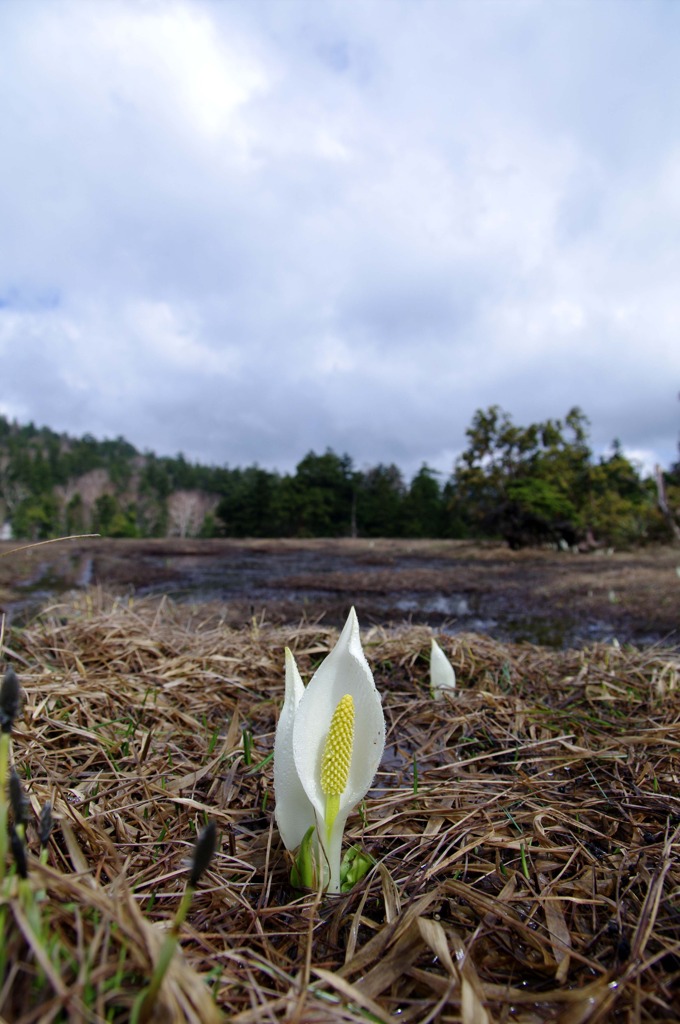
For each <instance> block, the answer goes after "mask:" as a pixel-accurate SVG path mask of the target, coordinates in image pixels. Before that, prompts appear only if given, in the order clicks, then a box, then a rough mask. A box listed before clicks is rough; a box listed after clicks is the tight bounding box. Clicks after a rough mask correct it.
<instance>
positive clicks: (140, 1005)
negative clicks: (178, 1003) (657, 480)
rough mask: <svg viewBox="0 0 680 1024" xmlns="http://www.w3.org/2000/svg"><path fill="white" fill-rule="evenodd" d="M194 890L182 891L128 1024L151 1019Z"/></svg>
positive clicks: (188, 888) (188, 887)
mask: <svg viewBox="0 0 680 1024" xmlns="http://www.w3.org/2000/svg"><path fill="white" fill-rule="evenodd" d="M195 892H196V888H195V887H194V886H191V885H188V886H187V887H186V889H185V890H184V895H183V896H182V900H181V902H180V905H179V907H178V908H177V913H176V914H175V918H174V920H173V922H172V926H171V928H170V931H169V932H168V933H167V935H166V936H165V939H164V940H163V945H162V946H161V951H160V953H159V954H158V960H157V961H156V966H155V967H154V970H153V974H152V976H151V981H150V982H149V987H148V988H147V989H145V990H144V991H143V992H141V993H140V995H139V997H138V999H137V1002H136V1003H135V1005H134V1006H133V1008H132V1014H131V1017H130V1024H146V1022H147V1021H148V1020H150V1019H151V1014H152V1013H153V1008H154V1006H155V1004H156V999H157V998H158V993H159V991H160V987H161V985H162V984H163V978H164V977H165V975H166V974H167V971H168V967H169V966H170V964H171V962H172V958H173V956H174V955H175V950H176V949H177V940H178V938H179V930H180V928H181V927H182V925H183V924H184V922H185V920H186V916H187V914H188V913H189V907H190V906H191V901H192V899H193V897H194V893H195Z"/></svg>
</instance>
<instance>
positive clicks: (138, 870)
mask: <svg viewBox="0 0 680 1024" xmlns="http://www.w3.org/2000/svg"><path fill="white" fill-rule="evenodd" d="M669 592H670V591H669ZM358 612H359V616H360V620H361V622H362V626H364V625H367V623H366V619H365V617H364V616H363V615H362V608H361V604H360V603H358ZM431 635H433V634H432V630H431V629H430V628H428V627H427V626H425V625H413V624H410V625H408V624H394V625H376V624H374V625H371V626H369V627H368V628H364V629H363V630H362V642H363V644H364V649H365V652H366V656H367V658H368V661H369V663H370V665H371V667H372V670H373V673H374V676H375V680H376V684H377V687H378V689H379V691H380V692H381V694H382V695H383V704H384V709H385V715H386V720H387V748H386V754H385V757H384V759H383V763H382V765H381V768H380V771H379V773H378V776H377V778H376V780H375V784H374V787H373V789H372V790H371V791H370V792H369V794H368V796H367V798H366V800H365V802H364V804H363V806H361V807H360V808H359V809H358V810H357V812H355V813H354V814H353V815H351V817H350V819H349V823H348V831H347V834H346V837H345V842H346V844H350V843H352V842H358V843H360V844H361V845H362V846H363V847H364V848H365V849H366V850H368V851H369V852H370V853H371V854H372V856H373V857H374V859H375V866H374V867H373V868H372V870H371V871H370V872H369V874H368V875H367V876H366V877H365V878H364V879H363V880H362V881H361V882H359V883H358V885H357V886H356V887H355V888H354V889H353V890H351V891H350V892H349V893H346V894H344V895H342V896H334V897H329V896H324V895H322V894H319V893H297V892H295V891H293V890H292V889H291V887H290V884H289V881H288V878H289V870H290V859H289V855H288V854H287V853H286V851H285V850H284V848H283V845H282V843H281V841H280V839H279V836H278V833H277V830H276V827H275V824H274V819H273V814H272V807H273V800H274V794H273V786H272V763H271V757H270V755H271V753H272V749H273V740H274V730H275V725H276V720H277V715H278V711H279V708H280V706H281V703H282V699H283V649H284V647H285V646H286V645H288V646H290V647H291V648H292V649H293V651H294V653H295V656H296V658H297V661H298V664H299V666H300V670H301V672H302V674H303V677H304V678H305V680H307V679H308V678H309V676H310V675H311V673H312V672H313V670H314V668H315V666H316V665H317V664H318V663H319V662H320V660H321V659H322V658H323V657H324V656H325V654H326V653H327V652H328V650H329V649H330V647H331V646H332V645H333V643H334V642H335V639H336V638H337V630H336V629H335V628H334V627H333V626H327V625H324V624H320V623H309V622H308V623H303V624H302V625H297V626H295V627H293V626H290V625H283V624H281V623H280V622H277V621H275V620H274V621H272V620H269V619H268V618H267V617H266V616H263V615H262V614H258V615H256V616H255V617H254V618H252V619H250V620H249V621H245V620H244V621H242V622H240V623H239V624H234V622H233V621H232V616H231V613H230V610H229V609H228V608H226V607H225V606H224V605H222V604H196V603H194V604H177V603H173V602H172V601H170V600H167V599H164V598H143V599H136V598H134V599H133V598H129V597H121V596H120V595H119V596H112V595H107V594H106V593H105V592H103V591H102V590H101V588H97V589H93V590H89V591H86V592H84V593H80V594H76V595H72V596H70V597H66V598H64V599H63V601H56V600H55V601H54V602H52V604H51V606H50V607H47V608H46V609H45V610H44V611H43V612H42V614H40V615H39V616H37V617H35V618H34V619H32V620H31V621H30V622H28V623H27V624H24V625H22V626H16V627H13V628H11V629H8V630H7V632H6V633H5V636H4V649H3V659H4V662H5V663H6V664H9V665H11V666H13V667H14V669H15V670H16V673H17V675H18V678H19V681H20V684H21V687H22V690H23V705H22V710H21V714H20V716H19V718H18V720H17V721H16V723H15V726H14V729H13V733H12V760H13V763H14V764H15V766H16V769H17V771H18V773H19V775H20V777H21V779H22V780H23V783H24V786H25V789H26V791H27V793H28V796H29V799H30V814H29V817H30V818H31V820H32V821H33V822H34V821H35V820H36V816H37V814H38V813H39V811H40V808H41V807H42V806H43V805H44V803H45V802H46V801H51V802H52V805H53V808H54V818H55V825H54V829H53V832H52V835H51V837H50V839H49V843H48V845H47V851H46V856H44V855H43V857H42V859H41V858H40V856H39V843H38V840H37V832H36V826H35V824H34V823H32V824H29V827H28V831H27V841H28V848H29V859H28V874H27V879H25V880H22V879H19V878H18V877H17V873H16V871H15V869H14V867H13V862H12V860H11V858H9V857H8V860H7V865H6V867H7V873H6V877H5V880H4V882H3V883H2V885H0V934H1V936H2V945H1V946H0V968H1V971H0V1019H1V1020H2V1021H5V1022H8V1024H10V1022H11V1024H38V1022H40V1024H43V1022H44V1024H48V1022H52V1021H55V1022H59V1021H69V1022H83V1024H85V1022H88V1024H89V1022H97V1024H98V1022H105V1021H110V1022H115V1024H123V1022H127V1021H129V1020H130V1019H131V1013H132V1007H133V1004H134V1003H135V1000H136V999H137V998H138V996H139V993H140V991H142V990H143V989H144V986H145V985H147V984H148V979H149V977H150V974H151V972H152V970H153V967H154V964H155V963H156V962H157V960H158V958H159V955H160V949H161V944H162V940H163V936H164V934H166V932H167V930H168V927H169V924H170V922H171V920H172V917H173V914H174V912H175V910H176V908H177V906H178V903H179V901H180V898H181V895H182V892H183V891H184V887H185V883H186V873H187V872H186V864H187V859H188V858H189V857H190V855H191V851H192V847H193V843H194V841H195V838H196V835H197V833H198V832H199V831H200V830H201V829H202V828H203V826H204V825H205V823H206V821H208V820H213V821H215V823H216V825H217V829H218V844H217V851H216V854H215V856H214V858H213V860H212V862H211V864H210V867H209V868H208V870H207V872H206V873H205V875H204V876H203V879H202V881H201V883H200V885H199V887H198V890H197V892H196V895H195V897H194V900H193V903H192V905H191V909H190V911H189V915H188V917H187V920H186V922H185V923H184V925H183V926H182V928H181V929H180V936H179V937H180V950H179V951H178V953H177V954H176V955H175V956H174V958H173V960H172V961H171V964H170V969H169V972H168V974H167V975H166V977H165V980H164V982H163V984H162V986H161V989H160V992H159V996H158V1000H157V1002H156V1003H155V1005H154V1008H153V1016H152V1018H151V1019H152V1020H154V1021H158V1022H161V1024H162V1022H166V1021H167V1022H172V1024H179V1022H184V1021H186V1022H192V1024H206V1022H211V1021H217V1020H220V1019H225V1020H228V1021H233V1022H237V1024H265V1022H266V1024H270V1022H274V1021H297V1022H300V1024H340V1022H350V1021H351V1022H365V1021H379V1022H384V1024H388V1022H397V1021H410V1022H418V1024H428V1022H429V1021H442V1022H446V1024H448V1022H464V1024H485V1022H499V1024H500V1022H502V1021H511V1020H512V1021H519V1022H523V1024H542V1022H546V1021H555V1022H559V1024H580V1022H585V1021H592V1022H595V1021H600V1022H603V1021H615V1022H619V1021H620V1022H626V1024H631V1022H638V1021H640V1022H642V1021H667V1022H671V1021H677V1019H678V1005H680V866H679V865H680V861H679V859H678V853H679V852H680V789H679V786H678V783H679V780H680V755H679V751H680V682H679V674H680V657H678V655H677V653H676V652H674V651H673V650H671V649H665V648H661V647H651V648H648V649H645V650H638V649H636V648H634V647H631V646H628V645H626V644H625V643H622V644H620V645H617V644H595V645H591V646H589V647H585V648H583V649H579V650H549V649H547V648H543V647H537V646H532V645H529V644H508V643H500V642H496V641H493V640H491V639H489V638H488V637H483V636H480V635H477V634H470V633H461V634H459V635H456V636H451V635H446V634H441V633H438V632H437V633H436V635H437V637H438V639H439V641H440V643H441V645H442V647H443V648H444V650H445V651H446V653H447V655H448V656H449V658H450V660H451V661H452V662H453V664H454V666H455V669H456V673H457V677H458V689H457V691H456V693H455V695H454V696H447V698H446V700H445V702H443V703H434V702H433V701H432V700H431V698H430V695H429V689H428V673H429V664H428V652H429V643H430V637H431Z"/></svg>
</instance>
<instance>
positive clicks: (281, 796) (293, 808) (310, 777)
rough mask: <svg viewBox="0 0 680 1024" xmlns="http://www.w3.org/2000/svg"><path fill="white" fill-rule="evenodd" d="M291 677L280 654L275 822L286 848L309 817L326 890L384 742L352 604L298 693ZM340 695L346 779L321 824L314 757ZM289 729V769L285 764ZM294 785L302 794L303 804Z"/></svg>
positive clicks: (334, 883) (335, 877) (295, 842)
mask: <svg viewBox="0 0 680 1024" xmlns="http://www.w3.org/2000/svg"><path fill="white" fill-rule="evenodd" d="M290 659H291V660H292V655H290ZM293 666H294V661H293ZM298 679H299V673H298V672H297V669H296V668H295V669H294V671H293V668H291V669H290V670H289V660H288V653H287V655H286V700H285V701H284V707H283V711H282V713H281V719H280V720H279V726H278V728H277V730H276V740H275V745H274V786H275V791H276V821H277V824H278V826H279V832H280V833H281V837H282V839H283V841H284V843H285V845H286V847H287V848H288V849H290V850H293V849H295V848H296V847H297V846H299V844H300V842H301V840H302V836H303V835H304V833H305V831H306V830H307V828H308V827H309V824H311V823H312V822H313V821H314V820H316V828H317V835H318V837H319V842H320V844H321V846H322V847H323V851H324V854H325V859H326V860H327V862H328V872H329V882H328V891H329V892H339V891H340V859H341V848H342V836H343V832H344V829H345V822H346V821H347V817H348V815H349V813H350V811H352V810H353V808H354V807H356V805H357V804H358V803H359V801H360V800H361V799H363V797H364V796H365V795H366V793H367V792H368V790H369V788H370V786H371V783H372V782H373V778H374V776H375V773H376V771H377V769H378V765H379V764H380V759H381V757H382V754H383V750H384V748H385V717H384V715H383V709H382V701H381V699H380V694H379V693H378V691H377V689H376V687H375V683H374V682H373V675H372V673H371V670H370V668H369V665H368V662H367V661H366V658H365V656H364V652H363V650H362V647H361V639H360V636H359V623H358V620H357V616H356V612H355V611H354V609H353V608H352V610H351V611H350V613H349V617H348V619H347V622H346V623H345V626H344V628H343V630H342V633H341V634H340V637H339V639H338V642H337V644H336V645H335V647H334V648H333V650H332V651H331V652H330V654H329V655H328V657H327V658H326V659H325V660H324V661H323V662H322V664H321V665H320V666H319V668H318V669H317V671H316V672H315V674H314V676H313V677H312V679H311V681H310V683H309V685H308V686H307V688H306V689H305V690H304V691H303V692H302V695H301V696H300V697H299V698H297V697H296V695H297V694H298V693H299V685H298V683H297V680H298ZM346 694H349V695H350V696H351V697H352V700H353V702H354V741H353V745H352V755H351V761H350V767H349V775H348V779H347V785H346V786H345V789H344V791H343V792H342V794H341V795H340V800H339V808H338V811H337V814H336V816H335V819H334V821H333V823H332V826H331V828H330V830H328V829H327V828H326V794H325V793H324V792H323V790H322V788H321V761H322V757H323V751H324V747H325V744H326V740H327V738H328V732H329V729H330V724H331V719H332V717H333V712H334V711H335V709H336V707H337V706H338V704H339V702H340V700H341V698H342V697H344V696H345V695H346ZM289 698H290V700H289ZM287 705H288V708H287ZM291 707H292V708H293V713H292V722H291V720H290V710H289V709H290V708H291ZM291 735H292V762H293V768H294V771H291V758H290V741H291ZM300 788H301V789H302V790H303V791H304V794H305V796H306V800H307V803H306V810H305V809H304V808H305V805H304V802H303V800H302V799H301V797H300Z"/></svg>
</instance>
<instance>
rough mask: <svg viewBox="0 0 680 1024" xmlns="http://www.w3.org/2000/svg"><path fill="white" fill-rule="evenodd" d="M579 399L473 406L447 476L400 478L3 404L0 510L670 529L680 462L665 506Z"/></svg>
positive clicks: (517, 535) (459, 532)
mask: <svg viewBox="0 0 680 1024" xmlns="http://www.w3.org/2000/svg"><path fill="white" fill-rule="evenodd" d="M587 426H588V422H587V420H586V418H585V416H584V415H583V413H581V412H580V410H578V409H573V410H571V411H570V412H569V413H568V414H567V416H566V417H565V419H564V420H549V421H546V422H545V423H539V424H531V425H530V426H529V427H517V426H515V425H514V424H513V423H512V420H511V419H510V417H509V416H508V415H507V414H506V413H504V412H502V410H500V409H499V408H498V407H496V406H493V407H491V408H490V409H488V410H486V411H481V410H480V411H478V412H477V413H476V414H475V417H474V419H473V422H472V424H471V426H470V427H469V428H468V430H467V432H466V433H467V442H468V444H467V448H466V449H465V451H464V452H463V454H462V455H461V456H460V458H459V459H458V461H457V463H456V465H455V466H454V467H452V473H451V476H450V477H449V478H448V479H442V478H441V475H440V474H438V473H436V472H435V471H434V470H432V469H430V468H429V467H428V466H427V465H423V466H422V468H421V469H420V470H419V472H418V473H417V474H416V475H415V476H414V478H413V479H412V480H410V481H406V480H405V479H404V476H403V474H402V473H401V471H400V469H399V468H398V467H397V466H395V465H393V464H390V465H385V464H379V465H376V466H373V467H370V468H361V469H358V468H356V467H355V466H354V464H353V461H352V459H351V457H350V456H349V455H338V454H336V453H335V452H333V451H332V450H330V449H327V450H326V451H325V452H324V453H323V454H320V455H319V454H316V453H315V452H309V453H308V454H307V455H305V456H304V458H303V459H302V460H301V462H300V463H299V464H298V465H297V467H296V470H295V472H294V473H293V474H281V473H278V472H272V471H268V470H265V469H262V468H260V467H259V466H257V465H255V466H248V467H246V468H230V467H228V466H226V465H225V466H204V465H200V464H198V463H192V462H189V461H188V460H187V459H185V458H184V457H183V456H182V455H177V456H176V457H174V458H168V457H161V456H157V455H155V454H153V453H152V452H144V453H140V452H139V451H137V449H136V448H134V446H133V445H131V444H130V443H129V442H127V441H126V440H125V439H124V438H122V437H119V438H116V439H115V440H104V441H98V440H96V439H95V438H94V437H92V436H91V435H89V434H86V435H85V436H84V437H80V438H73V437H69V436H67V435H65V434H57V433H55V432H54V431H52V430H50V429H49V428H47V427H40V428H37V427H35V426H34V425H33V424H32V423H30V424H27V425H23V426H22V425H20V424H18V423H16V422H10V421H9V420H7V419H6V418H4V417H1V416H0V522H4V524H5V526H4V534H5V536H6V537H7V536H12V537H21V538H29V539H34V540H41V539H46V538H49V537H56V536H62V535H65V534H74V533H84V532H96V533H100V534H102V535H104V536H113V537H161V536H173V535H174V536H204V537H214V536H232V537H338V536H363V537H378V536H382V537H480V538H498V537H502V538H505V539H506V540H507V541H508V542H509V543H510V544H511V545H512V546H521V545H522V544H530V543H538V542H545V541H552V542H556V543H561V544H562V545H563V546H565V545H567V544H568V545H570V546H571V545H574V544H578V543H581V544H598V543H599V544H617V545H624V544H633V543H640V542H644V541H649V540H659V541H664V540H669V539H671V536H672V532H671V528H672V517H673V513H674V512H677V509H678V507H680V466H679V465H678V464H676V465H675V466H673V467H671V468H670V469H669V470H668V472H667V473H665V475H664V476H665V486H666V494H667V499H668V505H669V506H670V511H667V513H666V515H665V516H664V515H662V513H661V511H660V510H659V508H658V504H657V490H656V487H655V485H654V483H653V482H652V481H649V480H645V479H643V478H642V477H641V475H640V472H639V470H638V468H637V467H636V466H635V465H634V464H632V463H631V462H630V461H629V460H628V459H627V458H626V456H625V455H624V454H623V452H622V450H621V448H620V446H619V445H617V444H616V443H614V445H613V448H612V452H611V454H610V455H608V456H607V457H605V458H599V459H597V460H596V459H594V457H593V454H592V452H591V450H590V448H589V445H588V438H587Z"/></svg>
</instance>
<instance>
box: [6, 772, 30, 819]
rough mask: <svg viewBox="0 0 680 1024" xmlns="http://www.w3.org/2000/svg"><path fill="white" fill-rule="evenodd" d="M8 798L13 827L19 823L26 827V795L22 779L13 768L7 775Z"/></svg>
mask: <svg viewBox="0 0 680 1024" xmlns="http://www.w3.org/2000/svg"><path fill="white" fill-rule="evenodd" d="M9 800H10V803H11V805H12V813H13V814H14V825H15V827H16V828H19V826H20V825H23V826H24V827H26V808H27V807H28V797H27V796H26V793H25V790H24V787H23V784H22V781H21V779H20V778H19V776H18V774H17V772H16V769H15V768H12V771H11V772H10V776H9Z"/></svg>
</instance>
